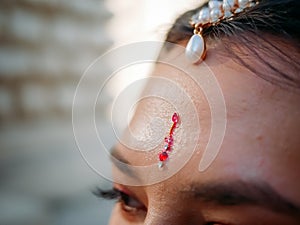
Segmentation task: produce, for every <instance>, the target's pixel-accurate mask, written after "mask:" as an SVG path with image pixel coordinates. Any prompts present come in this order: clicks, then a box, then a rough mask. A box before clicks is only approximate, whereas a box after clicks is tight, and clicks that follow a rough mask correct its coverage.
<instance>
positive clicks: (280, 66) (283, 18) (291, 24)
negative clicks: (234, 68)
mask: <svg viewBox="0 0 300 225" xmlns="http://www.w3.org/2000/svg"><path fill="white" fill-rule="evenodd" d="M206 5H207V3H205V4H204V5H202V6H200V7H198V8H196V9H193V10H191V11H188V12H186V13H184V14H183V15H181V16H180V17H179V18H178V19H177V20H176V21H175V23H174V25H173V26H172V28H171V29H170V31H169V32H168V34H167V37H166V41H167V42H171V43H177V44H178V43H180V42H182V41H185V40H188V39H189V38H190V37H191V36H192V34H193V27H192V26H191V25H190V23H189V21H190V19H191V17H192V16H193V15H194V14H196V13H197V12H198V11H199V10H200V9H201V8H202V7H203V6H206ZM299 6H300V1H299V0H261V1H259V4H257V5H255V6H254V7H251V8H249V9H248V10H245V11H244V12H242V13H240V14H238V15H236V16H234V17H233V18H232V19H230V20H223V21H221V22H220V23H218V24H217V25H215V26H209V27H207V28H204V29H203V37H204V39H205V40H206V42H207V43H209V42H216V41H217V42H219V43H223V44H222V46H223V47H224V48H223V50H225V53H227V54H226V55H227V56H228V55H230V56H231V57H232V58H233V59H234V60H235V61H237V62H238V63H240V64H242V65H243V66H245V67H247V68H248V69H249V70H251V71H252V72H254V73H255V74H256V75H258V76H260V77H262V78H263V79H265V80H267V81H269V82H272V83H275V84H277V85H279V86H285V87H287V86H288V87H294V88H297V89H300V64H299V57H300V43H299V37H300V20H299V16H300V7H299ZM208 51H209V49H208ZM208 54H209V53H208ZM253 59H255V60H254V61H253ZM261 66H263V69H262V67H261ZM287 68H288V69H287Z"/></svg>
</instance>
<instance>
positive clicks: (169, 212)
mask: <svg viewBox="0 0 300 225" xmlns="http://www.w3.org/2000/svg"><path fill="white" fill-rule="evenodd" d="M199 214H200V213H199ZM144 224H145V225H183V224H184V225H201V224H204V220H203V218H202V217H201V216H200V215H199V216H197V215H195V214H191V213H190V212H189V209H188V208H185V209H184V208H181V209H180V208H177V209H176V208H175V209H173V208H171V207H165V208H160V209H157V208H155V207H154V208H152V209H150V210H148V214H147V217H146V219H145V222H144Z"/></svg>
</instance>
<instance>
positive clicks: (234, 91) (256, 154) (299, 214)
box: [110, 50, 300, 225]
mask: <svg viewBox="0 0 300 225" xmlns="http://www.w3.org/2000/svg"><path fill="white" fill-rule="evenodd" d="M172 51H173V50H171V51H170V52H169V53H167V54H170V55H172V54H174V53H173V52H172ZM175 55H176V54H175ZM180 57H184V55H179V56H177V60H180ZM217 58H218V57H217V53H215V52H214V51H213V50H212V51H210V52H209V54H208V56H207V59H206V61H205V62H206V63H207V64H208V65H210V69H211V70H212V71H213V73H214V75H215V76H216V78H217V80H218V82H219V85H220V87H221V89H222V91H223V94H224V99H225V103H226V110H227V127H226V133H225V137H224V140H223V143H222V146H221V148H220V152H219V154H218V155H217V157H216V159H215V160H214V161H213V163H212V164H211V165H210V167H209V168H208V169H207V170H205V171H204V172H199V171H198V165H199V162H200V159H201V157H202V154H203V151H204V149H205V146H206V144H207V142H208V138H209V135H210V128H211V112H210V108H209V105H208V101H207V100H206V98H205V95H204V94H203V92H201V91H199V89H197V88H194V87H193V84H192V83H191V80H190V79H189V78H188V77H187V76H185V75H183V74H181V73H180V72H174V71H173V70H172V69H171V68H170V67H169V66H167V65H163V64H157V66H156V68H155V70H154V72H153V76H154V77H155V76H161V77H164V78H166V79H168V80H172V81H173V82H175V83H176V84H177V85H178V86H180V87H181V88H182V89H184V90H185V91H186V93H188V94H189V96H191V101H193V102H194V104H195V106H196V111H197V113H198V116H199V120H200V124H201V134H200V138H199V140H198V139H197V137H195V140H197V147H196V152H195V153H194V154H193V157H192V158H191V160H190V161H189V162H188V163H187V164H186V165H185V166H184V167H183V168H182V169H181V170H180V171H179V172H178V173H176V174H175V175H174V176H172V177H171V178H170V179H167V180H165V181H162V182H160V183H157V184H153V185H148V186H125V185H122V184H115V187H116V188H117V189H119V190H121V191H122V190H123V191H124V192H127V193H128V194H129V195H130V196H131V197H133V198H134V199H135V200H137V201H138V202H139V203H141V205H143V206H144V207H145V208H144V209H141V210H138V212H136V213H131V212H126V210H124V202H123V203H122V202H119V203H117V204H116V206H115V208H114V210H113V212H112V217H111V221H110V224H111V225H120V224H122V225H127V224H139V225H140V224H147V225H150V224H151V225H171V224H172V225H176V224H180V225H182V224H185V225H188V224H191V225H192V224H197V225H200V224H234V225H250V224H252V225H253V224H255V225H256V224H257V225H258V224H272V225H275V224H278V225H282V224H285V225H289V224H291V225H292V224H295V225H296V224H300V211H298V209H299V208H297V207H299V206H300V191H299V190H300V179H299V171H300V163H299V162H300V138H299V137H300V136H299V134H300V96H299V94H295V93H293V92H292V91H290V90H284V89H281V88H279V87H277V86H275V85H273V84H270V83H268V82H266V81H264V80H262V79H261V78H259V77H257V76H255V74H253V73H251V72H250V71H249V70H248V69H247V68H244V67H242V66H240V65H238V64H236V63H235V62H233V61H232V60H230V59H226V60H225V61H223V62H220V61H217ZM190 66H193V67H195V66H197V65H190ZM283 69H284V68H283ZM285 69H286V68H285ZM202 72H203V71H201V68H200V69H199V74H198V75H199V76H201V74H202ZM152 88H159V87H157V84H156V85H155V87H154V85H152V84H151V82H150V83H149V84H148V86H147V89H148V90H151V89H152ZM163 91H165V92H166V95H171V96H172V97H173V98H180V96H179V95H178V92H176V91H175V90H172V89H171V90H170V89H166V90H163ZM179 102H180V101H179ZM180 104H184V102H181V103H180ZM183 108H184V107H183ZM174 112H175V110H174V108H172V107H171V106H170V105H168V104H167V103H166V104H164V102H163V100H161V99H158V98H152V99H151V98H147V99H145V100H144V101H141V103H140V104H139V106H138V108H137V111H136V114H135V116H134V118H133V120H132V122H131V124H130V129H131V131H132V132H135V134H136V135H141V136H143V135H146V134H145V133H147V129H146V128H145V127H146V126H145V123H146V122H147V121H146V120H147V118H148V117H147V115H148V116H149V117H151V116H155V117H159V118H162V119H163V120H164V121H169V120H170V116H171V115H172V114H173V113H174ZM191 113H192V112H190V111H184V110H182V111H180V112H179V114H180V115H181V116H183V118H184V121H185V122H186V123H187V124H189V126H184V124H183V125H182V127H184V128H181V129H182V130H180V128H178V130H179V131H178V133H175V135H174V138H175V141H176V138H177V143H176V145H175V147H176V148H178V149H180V151H182V152H184V151H189V150H190V149H188V148H187V146H188V145H189V144H190V143H186V142H184V140H183V138H181V137H180V136H179V134H182V135H183V134H185V135H188V136H189V137H191V136H193V135H196V134H195V133H194V132H193V131H194V130H195V129H196V128H197V127H196V128H195V127H192V126H193V124H194V123H193V121H188V120H189V118H192V115H191ZM145 115H146V116H145ZM145 118H146V119H145ZM168 124H169V123H168V122H166V123H165V126H163V127H160V126H162V125H161V124H159V125H157V129H162V130H168V129H169V125H168ZM195 126H196V125H195ZM154 129H156V128H154ZM190 131H191V132H190ZM147 135H149V134H147ZM162 139H163V137H162ZM125 142H126V140H125ZM148 147H149V146H147V143H145V145H144V148H145V149H148ZM160 147H161V146H158V147H157V149H155V152H156V153H153V152H152V153H151V154H152V155H153V154H154V157H153V159H151V160H152V161H151V162H148V161H147V160H145V155H142V154H137V153H136V152H135V151H133V150H132V149H129V148H128V147H126V146H124V145H121V144H119V145H117V146H116V150H115V151H116V152H117V155H119V156H121V157H122V158H124V159H125V160H127V161H128V162H130V163H131V164H133V165H144V164H149V163H156V162H157V161H155V160H157V153H158V152H159V151H160V149H161V148H160ZM175 147H174V148H175ZM141 150H142V149H141ZM168 164H172V160H169V162H168ZM113 173H114V176H115V177H118V176H124V174H122V173H123V172H122V171H120V170H119V169H118V168H116V167H114V168H113ZM157 173H163V171H159V170H158V169H157ZM254 186H255V187H254ZM260 188H261V189H260ZM227 189H228V190H227ZM231 189H232V190H231ZM235 189H237V190H235ZM223 190H225V191H224V192H225V194H224V196H221V200H220V199H219V200H212V201H211V199H210V196H213V197H212V198H214V196H217V195H222V193H221V194H220V192H222V191H223ZM226 190H227V191H228V192H229V193H230V196H228V192H226ZM230 191H231V192H230ZM239 192H243V194H244V195H246V197H245V196H244V198H242V200H241V201H240V199H238V200H236V201H235V194H236V193H239ZM271 192H272V194H270V193H271ZM273 192H274V193H275V192H276V193H277V194H278V195H276V196H277V197H274V198H272V197H270V196H269V194H270V195H272V196H273ZM195 193H198V194H199V195H198V196H197V195H196V194H195ZM248 194H249V196H250V195H251V196H253V195H254V196H256V197H257V199H256V200H255V201H254V200H251V199H250V200H249V199H247V195H248ZM195 195H196V196H195ZM279 195H280V196H281V197H282V199H283V198H284V199H285V200H288V201H289V203H286V202H284V201H281V200H282V199H281V197H278V196H279ZM205 196H207V199H206V197H205ZM237 198H238V197H237ZM264 198H265V199H264ZM270 202H271V203H273V204H272V206H271V204H270V205H269V204H268V203H270ZM285 203H286V205H285ZM291 204H293V205H291Z"/></svg>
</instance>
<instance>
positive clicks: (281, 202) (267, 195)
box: [182, 180, 300, 218]
mask: <svg viewBox="0 0 300 225" xmlns="http://www.w3.org/2000/svg"><path fill="white" fill-rule="evenodd" d="M190 187H191V189H190V190H189V191H188V192H190V193H192V195H193V197H194V198H196V199H200V200H201V201H203V202H206V203H212V204H215V205H220V206H237V205H254V206H259V207H262V208H265V209H268V210H270V211H273V212H276V213H281V214H287V215H291V216H294V217H296V218H300V207H299V205H297V204H295V203H293V202H291V201H290V200H289V199H287V198H284V197H283V196H282V195H280V194H279V193H278V192H276V191H275V190H274V189H273V188H272V187H270V185H268V184H267V183H265V182H255V181H249V182H245V181H240V180H234V181H228V182H225V181H224V182H209V183H204V184H192V185H191V186H190ZM182 192H186V191H182Z"/></svg>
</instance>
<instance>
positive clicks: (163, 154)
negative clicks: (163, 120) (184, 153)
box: [158, 113, 179, 167]
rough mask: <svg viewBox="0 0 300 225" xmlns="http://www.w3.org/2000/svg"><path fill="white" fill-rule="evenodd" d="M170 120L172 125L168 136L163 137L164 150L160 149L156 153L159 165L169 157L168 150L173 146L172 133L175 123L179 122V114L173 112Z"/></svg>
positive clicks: (175, 126)
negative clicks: (157, 153)
mask: <svg viewBox="0 0 300 225" xmlns="http://www.w3.org/2000/svg"><path fill="white" fill-rule="evenodd" d="M172 122H173V125H172V127H171V129H170V132H169V136H168V137H165V143H166V144H165V146H164V150H162V151H161V152H160V153H159V155H158V158H159V161H160V162H159V164H158V166H159V167H162V166H163V162H164V161H166V160H167V159H168V158H169V152H171V151H172V147H173V143H174V138H173V134H174V130H175V128H177V125H178V123H179V115H178V114H177V113H174V114H173V116H172Z"/></svg>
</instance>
